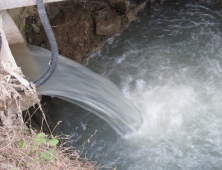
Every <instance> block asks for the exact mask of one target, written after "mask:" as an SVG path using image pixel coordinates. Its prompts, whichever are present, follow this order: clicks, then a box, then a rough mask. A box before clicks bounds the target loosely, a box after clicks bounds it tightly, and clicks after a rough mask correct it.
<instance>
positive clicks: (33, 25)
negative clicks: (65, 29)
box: [31, 24, 40, 33]
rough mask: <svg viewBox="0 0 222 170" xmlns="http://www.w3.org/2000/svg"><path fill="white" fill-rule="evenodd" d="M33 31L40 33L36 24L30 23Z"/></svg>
mask: <svg viewBox="0 0 222 170" xmlns="http://www.w3.org/2000/svg"><path fill="white" fill-rule="evenodd" d="M31 25H32V28H33V30H34V31H35V33H40V28H39V27H38V26H37V25H36V24H31Z"/></svg>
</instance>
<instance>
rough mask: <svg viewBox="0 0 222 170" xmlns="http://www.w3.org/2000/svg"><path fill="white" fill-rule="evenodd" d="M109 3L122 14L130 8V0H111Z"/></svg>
mask: <svg viewBox="0 0 222 170" xmlns="http://www.w3.org/2000/svg"><path fill="white" fill-rule="evenodd" d="M109 5H110V6H111V7H113V8H115V9H116V10H117V11H118V12H120V13H122V14H126V13H127V12H128V11H129V10H130V1H128V0H109Z"/></svg>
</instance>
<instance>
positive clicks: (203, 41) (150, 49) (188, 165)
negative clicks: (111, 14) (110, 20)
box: [51, 1, 222, 170]
mask: <svg viewBox="0 0 222 170" xmlns="http://www.w3.org/2000/svg"><path fill="white" fill-rule="evenodd" d="M221 9H222V7H220V6H218V5H215V4H211V3H209V4H200V3H198V1H182V2H179V3H173V4H171V5H164V4H162V5H153V6H151V7H150V8H146V9H145V10H144V11H143V14H141V17H140V18H139V20H138V21H136V22H134V23H132V24H131V25H130V26H129V28H128V29H127V30H126V31H125V32H124V33H123V34H121V35H117V36H116V37H114V38H113V39H110V40H109V41H108V42H107V44H106V46H105V47H104V48H103V49H102V50H100V51H98V52H95V53H93V54H92V55H91V58H90V59H89V61H88V64H87V67H89V68H90V69H91V70H93V71H95V72H97V73H99V74H102V75H104V76H105V77H107V78H109V79H110V80H111V81H113V82H114V83H115V84H117V86H119V88H120V89H121V90H122V92H123V93H124V95H125V96H126V97H127V98H128V99H129V100H131V101H132V102H133V103H134V104H135V105H136V106H137V108H139V109H140V111H141V112H142V115H143V118H144V121H143V123H142V126H141V128H140V129H139V130H138V132H134V133H131V134H129V135H127V136H125V137H124V138H122V137H120V136H119V135H117V134H116V133H115V132H114V131H113V130H112V129H110V127H109V126H108V125H107V123H105V122H104V121H102V120H101V119H99V118H97V117H95V116H93V115H92V114H90V113H89V112H87V111H85V110H82V109H80V108H78V107H76V106H74V105H71V104H69V103H66V102H64V101H60V100H59V99H54V100H53V102H52V103H51V107H52V108H53V109H54V110H53V112H54V111H57V113H55V112H54V113H52V114H53V115H54V120H55V121H58V120H63V124H62V125H61V126H60V127H59V132H60V133H65V134H70V135H71V137H70V139H73V140H74V141H73V142H72V143H71V145H74V146H78V145H79V146H78V149H82V146H81V143H82V142H84V141H85V140H86V139H87V136H88V137H90V135H92V134H93V132H94V130H95V129H97V130H98V132H97V134H96V135H95V136H94V137H93V138H92V139H91V142H90V143H88V144H86V145H85V147H84V150H87V153H88V157H89V158H90V159H91V160H96V161H98V166H101V167H103V166H105V165H109V166H113V167H114V166H117V169H120V170H125V169H127V170H148V169H151V170H154V169H160V170H161V169H169V170H175V169H184V170H185V169H199V170H204V169H206V170H208V169H221V168H222V161H221V160H222V90H221V89H222V46H221V44H222V35H221V32H222V21H221V17H222V10H221ZM61 106H63V108H62V107H61ZM51 112H52V111H51ZM61 113H63V114H62V115H61ZM74 113H75V115H73V114H74ZM74 118H75V120H74Z"/></svg>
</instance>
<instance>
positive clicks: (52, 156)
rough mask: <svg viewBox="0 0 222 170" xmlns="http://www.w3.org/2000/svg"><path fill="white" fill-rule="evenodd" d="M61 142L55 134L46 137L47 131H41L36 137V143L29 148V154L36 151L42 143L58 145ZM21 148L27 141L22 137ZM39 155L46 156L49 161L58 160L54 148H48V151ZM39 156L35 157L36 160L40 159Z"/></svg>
mask: <svg viewBox="0 0 222 170" xmlns="http://www.w3.org/2000/svg"><path fill="white" fill-rule="evenodd" d="M58 143H59V140H58V139H56V138H55V137H54V136H53V135H51V139H46V138H45V133H43V132H41V133H38V134H37V135H36V137H35V143H34V145H33V146H32V147H31V149H30V150H29V152H28V154H29V155H30V154H32V153H34V152H37V151H38V149H39V147H40V146H41V145H50V146H52V147H56V145H57V144H58ZM18 145H19V148H20V149H22V148H23V147H24V146H25V142H24V140H23V139H21V140H20V141H19V143H18ZM39 155H41V156H42V157H43V158H45V159H46V160H48V161H51V160H57V159H58V156H57V155H56V153H55V151H54V150H52V149H48V150H46V151H42V152H39ZM38 160H39V157H36V158H35V161H38Z"/></svg>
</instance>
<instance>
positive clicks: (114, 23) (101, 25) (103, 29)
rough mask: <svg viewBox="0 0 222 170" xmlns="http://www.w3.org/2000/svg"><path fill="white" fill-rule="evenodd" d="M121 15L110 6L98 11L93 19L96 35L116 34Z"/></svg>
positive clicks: (118, 30) (119, 27) (119, 28)
mask: <svg viewBox="0 0 222 170" xmlns="http://www.w3.org/2000/svg"><path fill="white" fill-rule="evenodd" d="M121 18H122V17H121V16H120V15H119V14H118V13H116V12H115V11H113V10H112V9H111V8H109V7H108V9H107V8H106V9H103V10H100V11H98V15H97V17H96V19H95V22H96V34H97V35H111V34H117V33H119V32H120V31H121Z"/></svg>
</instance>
